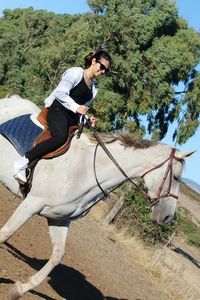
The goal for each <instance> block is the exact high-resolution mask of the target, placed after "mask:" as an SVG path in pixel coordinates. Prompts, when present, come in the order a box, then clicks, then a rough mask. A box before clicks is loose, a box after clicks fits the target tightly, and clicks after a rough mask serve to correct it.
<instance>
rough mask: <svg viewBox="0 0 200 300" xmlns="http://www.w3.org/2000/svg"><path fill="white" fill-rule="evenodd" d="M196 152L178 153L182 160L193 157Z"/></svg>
mask: <svg viewBox="0 0 200 300" xmlns="http://www.w3.org/2000/svg"><path fill="white" fill-rule="evenodd" d="M196 151H197V150H192V151H187V152H182V153H180V157H181V158H183V159H187V158H188V157H190V156H191V155H193V154H194V153H195V152H196Z"/></svg>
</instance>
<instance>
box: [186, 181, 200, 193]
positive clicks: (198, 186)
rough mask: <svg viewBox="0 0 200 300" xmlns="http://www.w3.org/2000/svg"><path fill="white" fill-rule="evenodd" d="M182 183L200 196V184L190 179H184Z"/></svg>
mask: <svg viewBox="0 0 200 300" xmlns="http://www.w3.org/2000/svg"><path fill="white" fill-rule="evenodd" d="M182 181H183V182H184V183H185V184H186V185H187V186H189V187H190V188H191V189H192V190H194V191H195V192H197V193H199V194H200V184H198V183H197V182H195V181H194V180H192V179H189V178H182Z"/></svg>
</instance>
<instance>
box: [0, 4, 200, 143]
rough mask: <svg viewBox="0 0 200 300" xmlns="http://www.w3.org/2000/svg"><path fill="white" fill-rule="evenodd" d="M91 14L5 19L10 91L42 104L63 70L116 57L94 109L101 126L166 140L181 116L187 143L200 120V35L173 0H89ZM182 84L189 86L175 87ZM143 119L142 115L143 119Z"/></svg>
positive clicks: (1, 20) (1, 47)
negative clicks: (99, 53)
mask: <svg viewBox="0 0 200 300" xmlns="http://www.w3.org/2000/svg"><path fill="white" fill-rule="evenodd" d="M88 4H89V6H90V7H91V10H92V12H91V13H86V14H82V15H67V14H64V15H56V14H53V13H49V12H47V11H44V10H34V9H33V8H31V7H30V8H27V9H15V10H5V11H4V15H3V16H2V17H0V84H1V86H5V87H6V90H7V91H8V92H9V93H10V94H16V93H18V94H20V95H21V96H23V97H26V98H28V99H31V100H33V101H34V102H36V103H37V104H39V105H43V101H44V98H45V97H46V96H48V95H49V93H50V92H51V91H52V89H53V88H54V87H55V86H56V85H57V83H58V82H59V79H60V75H61V74H62V72H63V71H64V70H65V69H67V68H69V67H71V66H80V65H82V63H83V57H84V56H85V55H86V54H88V53H89V52H90V51H91V50H97V49H105V50H107V51H108V52H110V54H111V55H112V57H113V60H114V65H113V68H112V72H111V73H110V74H109V75H108V76H106V77H104V78H101V79H100V80H99V81H97V85H99V91H100V92H99V94H98V97H97V98H96V101H95V102H94V105H93V109H94V111H95V113H96V116H97V118H98V119H99V125H98V126H99V128H98V129H99V130H101V131H110V130H115V129H120V128H122V127H127V128H129V129H130V130H131V132H132V133H133V135H135V136H140V137H142V136H144V135H145V133H146V129H145V127H144V125H143V120H144V117H145V118H146V119H147V123H148V128H147V130H148V133H149V134H151V135H152V138H156V139H162V138H163V137H164V136H165V134H166V133H167V130H168V127H169V125H170V124H171V123H172V122H174V121H176V122H177V123H178V127H177V129H176V131H175V132H174V138H175V139H176V141H177V142H178V143H180V144H181V143H184V142H186V141H187V139H188V138H190V137H191V136H192V135H193V134H194V133H195V131H196V130H197V128H198V126H199V122H200V116H199V113H200V105H199V96H200V92H199V90H200V79H199V78H200V77H199V72H198V71H196V70H195V67H196V66H197V65H198V64H199V61H200V36H199V33H197V32H195V30H194V29H191V28H188V25H187V22H186V21H185V20H184V19H182V18H179V17H178V14H177V8H176V6H175V3H174V2H172V1H170V0H167V1H166V0H147V1H141V0H139V1H138V0H101V1H100V0H88ZM180 82H181V83H182V86H183V88H182V90H181V91H180V93H178V94H177V93H176V87H177V85H178V84H179V83H180ZM142 116H143V118H142Z"/></svg>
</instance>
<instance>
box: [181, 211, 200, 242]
mask: <svg viewBox="0 0 200 300" xmlns="http://www.w3.org/2000/svg"><path fill="white" fill-rule="evenodd" d="M180 224H181V226H180V229H181V230H182V232H183V233H184V235H185V236H186V238H187V241H188V243H189V244H190V245H193V246H196V247H200V228H199V227H197V226H196V225H195V224H194V223H193V222H192V220H191V216H190V214H189V212H188V211H187V210H186V209H183V208H182V209H181V222H180Z"/></svg>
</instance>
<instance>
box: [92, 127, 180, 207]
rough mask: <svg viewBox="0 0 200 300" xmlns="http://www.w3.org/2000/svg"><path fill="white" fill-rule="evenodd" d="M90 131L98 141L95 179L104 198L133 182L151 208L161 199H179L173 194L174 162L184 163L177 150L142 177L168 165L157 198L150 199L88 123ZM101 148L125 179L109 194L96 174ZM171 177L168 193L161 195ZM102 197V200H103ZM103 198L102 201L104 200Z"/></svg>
mask: <svg viewBox="0 0 200 300" xmlns="http://www.w3.org/2000/svg"><path fill="white" fill-rule="evenodd" d="M87 123H88V125H89V127H90V129H91V130H92V132H93V134H94V136H95V138H96V140H97V142H98V143H97V145H96V148H95V152H94V160H93V167H94V175H95V179H96V182H97V185H98V187H99V189H100V190H101V191H102V193H103V195H104V196H103V197H107V196H108V195H109V194H110V193H111V192H112V191H114V190H115V189H117V188H118V187H119V186H121V185H122V184H124V183H125V182H127V181H129V182H131V183H132V184H133V185H134V187H135V188H136V189H137V190H138V191H140V192H141V193H142V194H143V196H145V198H146V199H147V200H148V202H149V204H150V205H151V206H154V205H156V204H157V203H158V202H159V200H160V199H161V198H165V197H172V198H175V199H178V196H177V195H175V194H173V193H171V185H172V179H173V178H172V177H173V160H177V161H179V162H181V163H182V162H183V160H182V159H181V158H179V157H177V156H175V152H176V149H175V148H172V151H171V153H170V155H169V157H168V158H167V159H165V160H164V161H163V162H161V163H160V164H158V165H156V166H155V167H153V168H152V169H150V170H148V171H146V172H145V173H144V174H143V175H142V176H141V178H144V177H145V176H146V175H147V174H149V173H150V172H152V171H154V170H156V169H159V168H161V167H162V166H163V165H164V164H166V163H167V162H168V164H167V167H166V171H165V174H164V177H163V178H162V181H161V184H160V186H159V188H158V191H157V193H156V196H155V197H150V196H149V195H148V194H147V192H146V191H145V190H144V189H141V187H140V186H139V185H138V184H136V183H135V182H134V181H133V179H131V178H130V177H129V176H128V175H127V174H126V173H125V172H124V170H123V169H122V168H121V166H120V165H119V164H118V162H117V161H116V160H115V158H114V157H113V155H112V154H111V153H110V151H109V150H108V148H107V147H106V146H105V144H104V143H103V141H102V140H101V138H100V136H99V135H98V133H97V131H96V129H95V128H93V127H91V125H90V124H89V122H88V121H87ZM99 145H100V146H101V147H102V149H103V150H104V151H105V153H106V154H107V156H108V157H109V158H110V159H111V160H112V162H113V163H114V164H115V166H116V167H117V168H118V170H119V171H120V172H121V173H122V174H123V176H124V177H125V180H124V181H122V182H121V183H120V184H118V185H117V186H115V187H114V188H113V189H112V190H110V191H109V192H106V191H104V189H103V188H102V187H101V185H100V183H99V181H98V178H97V173H96V154H97V148H98V146H99ZM168 174H169V176H170V178H169V184H168V188H167V191H166V193H164V194H161V193H162V190H163V187H164V184H165V181H166V179H167V176H168ZM103 197H102V198H103ZM102 198H101V199H102ZM101 199H99V200H98V201H100V200H101Z"/></svg>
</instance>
